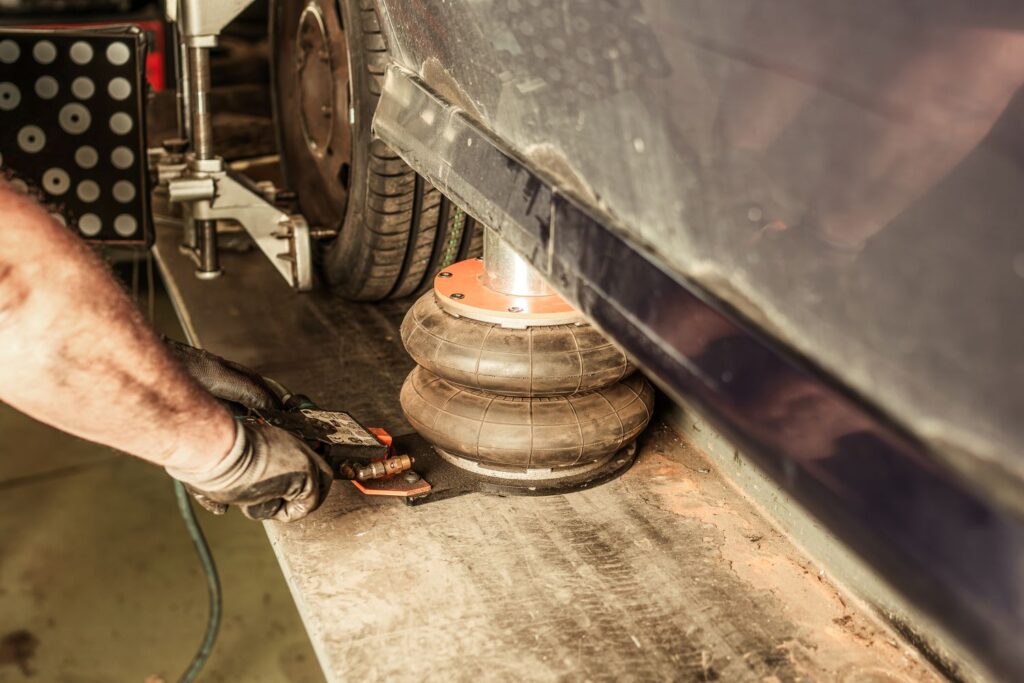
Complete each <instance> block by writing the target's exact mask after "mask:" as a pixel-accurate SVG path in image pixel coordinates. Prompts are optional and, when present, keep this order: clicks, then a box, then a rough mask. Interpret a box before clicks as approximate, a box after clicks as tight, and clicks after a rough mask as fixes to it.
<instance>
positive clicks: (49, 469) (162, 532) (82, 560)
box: [0, 316, 323, 683]
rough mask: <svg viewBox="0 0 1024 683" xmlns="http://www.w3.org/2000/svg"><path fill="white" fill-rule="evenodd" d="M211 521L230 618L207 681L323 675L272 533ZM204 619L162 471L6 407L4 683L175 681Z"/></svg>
mask: <svg viewBox="0 0 1024 683" xmlns="http://www.w3.org/2000/svg"><path fill="white" fill-rule="evenodd" d="M158 317H163V316H158ZM165 319H166V318H165ZM200 521H201V523H202V525H203V528H204V529H205V531H206V533H207V537H208V539H209V542H210V545H211V546H212V549H213V553H214V556H215V558H216V560H217V564H218V568H219V570H220V576H221V583H222V585H223V590H224V621H223V625H222V627H221V635H220V638H219V640H218V643H217V647H216V649H215V651H214V653H213V656H212V658H211V659H210V661H209V663H208V665H207V668H206V670H205V671H204V674H203V675H202V676H200V679H199V680H201V681H252V682H256V683H259V682H261V681H268V682H270V681H273V682H275V683H276V682H279V681H294V682H297V683H305V682H311V683H317V682H319V681H323V676H322V674H321V673H320V669H319V667H318V665H317V663H316V659H315V656H314V654H313V650H312V648H311V646H310V644H309V640H308V638H307V636H306V632H305V630H304V628H303V626H302V622H301V621H300V620H299V615H298V613H297V612H296V610H295V606H294V603H293V601H292V599H291V596H290V594H289V592H288V588H287V586H286V585H285V581H284V578H283V577H282V574H281V570H280V568H279V567H278V565H277V561H276V560H275V558H274V555H273V553H272V551H271V549H270V546H269V544H268V543H267V538H266V535H265V533H264V531H263V528H262V527H261V526H260V525H259V524H256V523H253V522H250V521H248V520H246V519H245V518H243V517H242V516H241V515H239V514H238V513H237V512H232V513H229V514H228V515H226V516H224V517H214V516H212V515H209V514H206V513H204V512H201V516H200ZM206 614H207V602H206V586H205V583H204V579H203V575H202V572H201V570H200V567H199V563H198V561H197V559H196V556H195V553H194V551H193V548H192V544H191V542H190V541H189V538H188V536H187V535H186V533H185V529H184V526H183V524H182V521H181V518H180V517H179V516H178V512H177V507H176V504H175V499H174V492H173V489H172V487H171V482H170V480H169V479H168V478H167V477H166V476H165V475H164V474H163V472H161V471H160V470H159V469H157V468H155V467H153V466H150V465H148V464H146V463H143V462H141V461H138V460H134V459H132V458H128V457H125V456H123V455H119V454H117V453H115V452H114V451H112V450H109V449H106V448H102V447H99V446H96V445H93V444H90V443H87V442H84V441H81V440H79V439H75V438H73V437H69V436H66V435H64V434H61V433H59V432H56V431H54V430H52V429H50V428H48V427H46V426H44V425H41V424H39V423H37V422H35V421H33V420H31V419H29V418H27V417H25V416H23V415H21V414H19V413H17V412H15V411H14V410H12V409H11V408H9V407H7V406H4V405H2V404H0V683H11V682H15V681H23V680H35V681H54V682H58V683H64V682H67V683H87V682H92V681H96V682H99V681H104V682H109V681H129V682H130V681H137V682H138V683H142V681H144V680H146V678H147V676H152V675H158V676H163V677H165V678H166V680H168V681H174V680H177V677H178V676H179V675H180V674H181V672H182V671H183V670H184V669H185V667H186V666H187V664H188V662H189V660H190V659H191V657H192V655H193V653H194V651H195V648H196V647H197V645H198V643H199V641H200V639H201V637H202V634H203V629H204V628H205V620H206Z"/></svg>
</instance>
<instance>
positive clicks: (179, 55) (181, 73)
mask: <svg viewBox="0 0 1024 683" xmlns="http://www.w3.org/2000/svg"><path fill="white" fill-rule="evenodd" d="M179 26H180V24H178V23H175V25H174V27H175V30H174V73H175V75H176V76H177V77H178V83H177V85H176V86H175V90H174V96H175V102H176V104H177V105H178V111H177V114H178V137H179V138H181V139H182V140H191V139H192V120H191V118H190V117H191V111H192V108H191V101H192V100H191V98H190V97H189V83H191V79H190V78H189V76H188V72H189V65H188V47H187V46H186V45H185V41H183V40H182V39H181V31H180V30H179Z"/></svg>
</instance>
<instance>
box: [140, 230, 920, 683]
mask: <svg viewBox="0 0 1024 683" xmlns="http://www.w3.org/2000/svg"><path fill="white" fill-rule="evenodd" d="M176 240H177V238H176V235H175V230H174V229H171V228H168V227H166V226H164V227H159V228H158V243H157V249H158V254H159V256H160V261H161V263H162V268H163V270H164V272H165V276H166V277H167V279H168V282H169V286H170V288H171V289H172V290H173V295H174V296H175V297H176V298H177V299H178V300H179V302H183V305H184V310H182V311H179V313H180V314H182V315H183V317H185V318H187V321H186V326H187V327H191V329H192V332H193V333H194V334H195V335H196V336H197V337H198V339H199V341H200V342H201V343H202V345H203V346H205V347H206V348H208V349H210V350H211V351H213V352H215V353H219V354H222V355H225V356H228V357H231V358H233V359H235V360H238V361H239V362H242V363H246V364H249V365H252V366H253V367H256V368H257V369H259V370H260V371H261V372H264V373H266V374H269V375H271V376H274V377H276V378H278V379H279V380H280V381H282V382H284V383H285V384H287V385H289V386H290V387H291V388H293V389H294V390H297V391H302V392H305V393H307V394H308V395H310V396H311V397H313V398H314V399H315V400H317V401H318V402H319V403H320V404H321V405H323V406H324V407H337V408H342V409H344V410H347V411H350V412H352V413H353V414H354V415H355V416H356V417H357V418H359V419H360V420H363V421H364V422H366V423H368V424H372V425H381V426H384V427H386V428H387V429H389V430H391V431H393V432H396V433H400V432H402V431H404V430H405V429H407V427H406V425H405V422H404V419H403V418H402V416H401V413H400V411H399V407H398V389H399V386H400V385H401V382H402V380H403V379H404V376H405V374H406V373H407V372H408V370H409V369H410V368H411V366H412V364H411V361H410V360H409V358H408V357H407V356H406V355H405V353H404V351H403V350H402V348H401V344H400V342H399V338H398V325H399V323H400V321H401V318H402V315H403V312H404V305H403V304H394V303H392V304H386V305H376V306H369V305H357V304H350V303H345V302H341V301H338V300H335V299H332V298H331V297H330V296H328V295H326V294H323V293H315V294H311V295H297V294H294V293H292V292H290V291H289V290H288V289H287V288H286V287H285V285H284V284H283V282H282V281H280V280H279V278H277V276H276V274H275V273H274V272H273V271H272V270H271V267H270V265H269V264H268V263H267V262H266V261H265V260H264V259H263V257H262V256H260V255H259V254H256V253H252V254H247V255H237V254H226V255H225V256H224V258H223V263H224V267H225V271H226V273H227V274H226V276H225V277H224V278H222V279H221V280H218V281H215V282H201V281H198V280H196V279H195V278H194V277H193V275H192V267H191V265H190V264H189V263H188V262H187V261H186V260H185V259H184V257H182V256H181V255H180V254H178V252H177V249H176ZM266 530H267V534H268V536H269V538H270V541H271V544H272V545H273V547H274V550H275V552H276V553H277V556H278V558H279V561H280V563H281V567H282V570H283V571H284V573H285V575H286V577H287V578H288V581H289V585H290V586H291V590H292V593H293V595H294V597H295V600H296V603H297V604H298V607H299V611H300V613H301V614H302V617H303V620H304V622H305V625H306V628H307V630H308V632H309V635H310V638H311V640H312V642H313V645H314V648H315V649H316V651H317V653H318V657H319V658H320V662H321V665H322V666H323V668H324V671H325V674H326V675H327V678H328V679H329V680H336V681H341V680H360V679H365V680H423V679H429V680H480V679H484V680H516V681H518V680H580V681H582V680H593V681H596V680H692V681H710V680H728V681H747V680H757V681H761V680H777V681H799V680H814V681H829V680H834V681H844V682H850V683H852V682H853V681H927V680H937V679H936V677H935V675H934V673H933V672H932V670H931V669H930V668H928V667H927V666H926V665H925V664H922V663H921V662H920V661H919V659H918V658H917V656H916V655H915V654H913V653H912V652H911V651H909V650H907V649H906V648H905V647H904V646H903V645H902V644H900V643H899V642H898V640H897V639H896V638H895V637H894V635H893V634H892V633H891V632H889V631H888V630H886V629H885V628H884V627H882V626H881V625H880V624H879V623H878V622H876V621H875V620H874V619H873V618H872V617H871V616H870V615H867V614H865V613H864V612H862V611H861V610H859V609H858V608H857V607H856V606H854V605H853V604H852V603H850V602H849V601H847V600H846V599H845V598H844V597H843V596H842V595H841V594H840V593H839V592H838V591H837V590H836V589H835V588H834V587H833V586H832V585H831V584H829V583H828V581H827V579H826V578H825V577H824V576H823V575H822V574H821V568H818V567H814V566H812V565H811V564H810V563H809V562H808V561H807V560H805V559H804V558H803V557H802V556H800V554H799V553H798V552H797V550H796V549H795V548H794V547H793V546H792V545H791V544H790V543H789V542H788V541H787V540H786V539H785V538H784V537H782V536H781V535H779V534H778V533H777V532H775V531H774V530H773V529H772V527H771V526H770V525H769V524H768V523H767V522H766V520H765V519H764V518H762V517H761V516H760V515H759V514H758V513H757V511H756V510H755V509H754V508H753V506H751V505H750V504H749V503H747V502H746V501H745V499H744V498H742V497H741V496H740V495H739V494H737V492H736V491H735V490H734V489H732V488H731V487H730V486H729V485H728V484H727V483H726V482H725V481H724V480H723V479H722V478H721V477H720V476H719V474H718V473H717V471H716V470H715V469H714V467H713V465H712V464H711V462H710V461H709V460H708V459H707V458H706V457H705V456H704V455H703V454H701V453H700V452H699V451H697V450H696V449H695V448H693V447H692V445H690V444H689V443H688V442H685V441H682V440H681V439H680V438H679V437H678V436H677V435H676V434H675V433H674V432H672V431H671V430H669V429H668V428H667V427H665V426H664V425H662V424H656V425H655V426H653V427H652V428H651V429H650V430H649V431H648V433H647V434H646V435H645V437H644V438H643V440H642V444H641V455H640V457H639V460H638V463H637V464H636V465H635V466H634V467H633V469H632V470H631V471H630V472H628V473H627V474H626V475H625V476H623V477H622V478H621V479H619V480H617V481H614V482H612V483H610V484H607V485H605V486H603V487H600V488H598V489H595V490H592V491H587V492H583V493H577V494H572V495H569V496H557V497H551V498H540V499H538V498H521V499H517V498H497V497H486V496H466V497H462V498H457V499H452V500H447V501H442V502H438V503H432V504H428V505H425V506H422V507H418V508H406V507H404V506H403V505H401V504H400V503H396V502H395V501H383V502H380V501H377V500H374V499H369V498H365V497H362V496H361V495H359V494H357V493H356V491H355V490H354V489H353V488H351V487H350V486H349V485H347V484H345V483H343V482H342V483H338V484H337V485H336V486H335V487H334V489H333V490H332V492H331V494H330V496H329V498H328V500H327V502H326V503H325V504H324V506H323V507H322V508H321V509H320V510H318V511H317V512H316V513H315V514H313V515H311V516H310V517H309V518H307V519H306V520H303V521H301V522H298V523H294V524H291V525H282V524H278V523H267V524H266Z"/></svg>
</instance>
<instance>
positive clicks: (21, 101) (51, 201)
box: [0, 26, 152, 245]
mask: <svg viewBox="0 0 1024 683" xmlns="http://www.w3.org/2000/svg"><path fill="white" fill-rule="evenodd" d="M145 56H146V36H145V34H144V33H143V32H142V31H141V30H139V29H138V28H136V27H134V26H123V27H111V28H99V29H58V30H38V29H37V30H33V29H0V172H2V173H3V176H4V177H6V178H7V179H8V180H9V182H11V183H12V184H13V185H14V186H15V187H16V188H17V189H20V190H22V191H25V192H27V193H30V194H32V195H33V196H35V197H36V198H37V199H38V200H39V201H40V202H41V203H42V204H43V205H44V206H46V207H47V210H48V211H50V213H51V215H53V217H54V218H55V219H56V220H58V221H59V222H61V223H63V224H66V225H67V226H68V227H69V228H70V229H72V230H74V231H75V232H77V233H78V234H79V235H81V236H82V237H83V238H84V239H86V240H88V241H92V242H107V243H118V244H135V245H148V244H150V243H151V242H152V229H151V222H150V215H149V214H150V207H149V182H148V176H147V168H146V130H145V128H146V127H145V108H144V102H145V96H146V82H145Z"/></svg>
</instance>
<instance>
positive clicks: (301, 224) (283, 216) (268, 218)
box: [167, 171, 313, 292]
mask: <svg viewBox="0 0 1024 683" xmlns="http://www.w3.org/2000/svg"><path fill="white" fill-rule="evenodd" d="M167 192H168V196H169V199H170V201H172V202H190V203H191V206H192V218H193V219H194V220H234V221H237V222H238V223H240V224H241V225H242V227H243V228H245V230H246V232H248V233H249V235H250V236H252V239H253V241H254V242H256V246H258V247H259V248H260V250H261V251H262V252H263V253H264V254H266V256H267V258H269V259H270V262H271V264H273V266H274V268H276V269H277V271H278V272H279V273H280V274H281V276H282V277H284V279H285V280H286V281H287V282H288V284H290V285H291V286H292V287H294V288H295V289H297V290H299V291H302V292H304V291H309V290H310V289H312V288H313V249H312V246H311V244H310V234H309V225H308V224H307V223H306V220H305V219H304V218H303V217H302V216H299V215H296V214H288V213H285V212H284V211H282V210H281V209H279V208H277V207H276V206H274V205H273V204H271V203H270V202H268V201H267V200H266V199H265V196H264V191H263V190H261V189H259V188H257V187H256V186H254V185H252V184H251V183H249V182H248V181H247V180H246V179H245V178H243V177H235V176H233V175H231V174H229V173H228V172H227V171H219V172H216V173H204V174H202V175H197V174H194V175H192V176H191V177H188V178H177V179H172V180H170V181H169V182H168V183H167ZM282 242H284V244H285V245H286V249H285V250H284V251H282V250H281V247H282Z"/></svg>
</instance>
